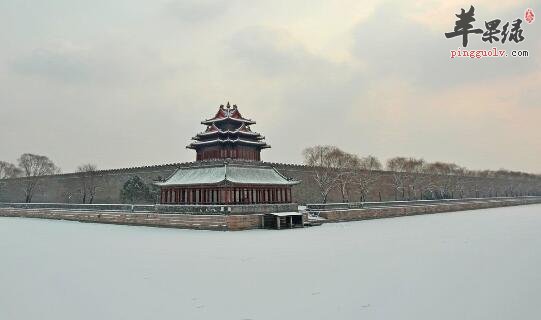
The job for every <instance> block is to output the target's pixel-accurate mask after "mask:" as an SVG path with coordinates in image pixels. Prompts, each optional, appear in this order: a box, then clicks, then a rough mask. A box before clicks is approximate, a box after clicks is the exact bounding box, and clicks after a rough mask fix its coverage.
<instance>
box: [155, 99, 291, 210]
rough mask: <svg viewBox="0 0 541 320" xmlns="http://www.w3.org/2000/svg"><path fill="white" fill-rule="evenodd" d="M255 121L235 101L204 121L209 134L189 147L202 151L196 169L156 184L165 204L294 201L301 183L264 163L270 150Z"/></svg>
mask: <svg viewBox="0 0 541 320" xmlns="http://www.w3.org/2000/svg"><path fill="white" fill-rule="evenodd" d="M255 123H256V122H255V121H252V120H250V119H246V118H244V117H243V116H242V115H241V114H240V112H239V110H238V108H237V106H236V105H233V107H231V106H230V104H229V103H227V105H226V106H225V107H224V106H223V105H221V106H220V108H219V109H218V112H217V113H216V115H215V116H214V117H213V118H212V119H209V120H205V121H202V122H201V124H204V125H206V126H207V127H206V130H205V131H204V132H201V133H199V134H197V135H196V136H195V137H193V138H192V139H193V140H194V141H193V142H192V143H191V144H190V145H188V146H187V148H190V149H194V150H195V151H196V153H197V155H196V162H195V163H194V165H193V166H191V167H188V168H179V169H178V170H176V171H175V172H174V173H173V174H172V175H171V176H170V177H169V178H167V179H166V180H165V181H163V182H157V183H156V185H157V186H159V187H160V189H161V203H162V204H257V203H291V202H292V197H291V187H292V186H293V185H295V184H298V183H299V181H294V180H290V179H288V178H286V177H284V176H283V175H282V174H280V173H279V172H278V171H277V170H276V169H275V168H274V167H272V166H269V165H265V164H263V163H262V162H261V150H262V149H265V148H270V146H269V145H268V144H267V143H266V142H265V141H264V139H265V137H263V136H262V135H260V134H259V133H257V132H253V131H252V130H251V129H250V126H251V125H254V124H255Z"/></svg>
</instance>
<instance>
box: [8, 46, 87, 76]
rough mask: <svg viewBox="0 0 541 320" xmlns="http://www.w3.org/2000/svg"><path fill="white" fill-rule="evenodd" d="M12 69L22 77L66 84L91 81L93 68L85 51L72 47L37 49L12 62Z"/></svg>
mask: <svg viewBox="0 0 541 320" xmlns="http://www.w3.org/2000/svg"><path fill="white" fill-rule="evenodd" d="M10 66H11V69H12V70H13V71H15V72H17V73H19V74H22V75H30V76H39V77H44V78H48V79H53V80H57V81H62V82H65V83H72V82H76V83H80V82H83V81H86V80H88V79H89V77H90V74H91V72H92V67H91V65H90V62H89V60H88V56H86V54H85V52H84V50H82V49H78V48H75V47H73V46H70V45H55V46H53V47H48V48H39V49H35V50H33V51H32V52H30V53H28V54H26V55H22V56H20V57H18V58H16V59H15V60H13V61H12V62H11V65H10Z"/></svg>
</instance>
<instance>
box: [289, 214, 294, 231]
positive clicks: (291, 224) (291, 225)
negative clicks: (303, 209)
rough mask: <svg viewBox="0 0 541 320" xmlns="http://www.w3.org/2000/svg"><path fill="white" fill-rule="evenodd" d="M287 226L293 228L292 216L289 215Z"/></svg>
mask: <svg viewBox="0 0 541 320" xmlns="http://www.w3.org/2000/svg"><path fill="white" fill-rule="evenodd" d="M289 228H290V229H292V228H293V216H289Z"/></svg>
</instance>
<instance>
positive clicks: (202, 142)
mask: <svg viewBox="0 0 541 320" xmlns="http://www.w3.org/2000/svg"><path fill="white" fill-rule="evenodd" d="M238 142H240V143H246V144H251V145H259V146H262V147H263V148H270V146H269V145H268V144H266V143H265V142H263V141H250V140H244V139H241V138H237V139H229V138H227V139H214V140H208V141H195V142H192V143H191V144H190V145H189V146H188V148H192V147H195V146H201V145H207V144H214V143H238Z"/></svg>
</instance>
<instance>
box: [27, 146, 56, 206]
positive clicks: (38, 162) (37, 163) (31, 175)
mask: <svg viewBox="0 0 541 320" xmlns="http://www.w3.org/2000/svg"><path fill="white" fill-rule="evenodd" d="M17 162H18V164H19V168H21V170H22V174H23V176H24V177H25V178H26V179H25V181H24V194H25V202H26V203H30V202H32V197H33V196H34V193H35V191H36V189H37V187H38V185H39V182H40V181H41V179H42V177H43V176H46V175H51V174H56V173H59V172H60V169H59V168H58V167H57V166H56V165H55V164H54V163H53V162H52V161H51V160H50V159H49V158H47V157H46V156H40V155H36V154H31V153H25V154H23V155H21V156H20V157H19V159H18V160H17Z"/></svg>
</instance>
